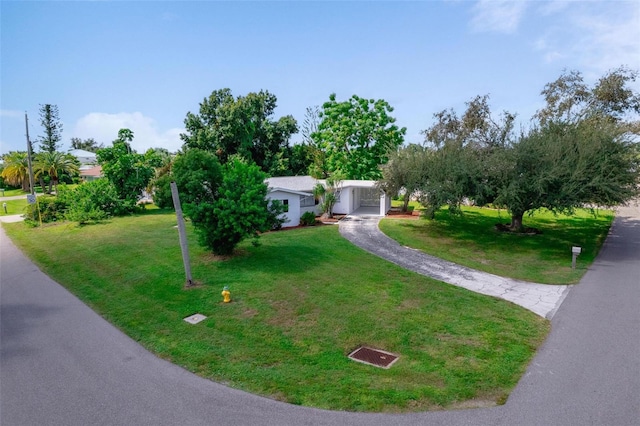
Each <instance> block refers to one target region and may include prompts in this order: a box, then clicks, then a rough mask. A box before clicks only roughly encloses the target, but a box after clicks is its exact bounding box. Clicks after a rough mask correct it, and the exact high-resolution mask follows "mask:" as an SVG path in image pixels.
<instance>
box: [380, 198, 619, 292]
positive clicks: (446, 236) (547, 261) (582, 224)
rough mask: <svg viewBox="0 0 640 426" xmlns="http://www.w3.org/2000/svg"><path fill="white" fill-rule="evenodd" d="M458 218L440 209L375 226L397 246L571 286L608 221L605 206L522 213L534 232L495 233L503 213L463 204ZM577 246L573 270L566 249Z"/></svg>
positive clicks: (488, 269) (604, 233) (595, 248)
mask: <svg viewBox="0 0 640 426" xmlns="http://www.w3.org/2000/svg"><path fill="white" fill-rule="evenodd" d="M462 211H463V214H462V216H455V215H450V214H449V213H448V212H447V211H446V210H445V209H441V210H440V211H438V212H437V214H436V220H428V219H424V218H422V217H420V218H417V217H416V218H415V219H394V218H393V217H388V218H385V219H383V220H382V221H380V230H381V231H382V232H384V233H385V234H386V235H387V236H388V237H390V238H392V239H394V240H395V241H397V242H398V243H399V244H401V245H403V246H407V247H411V248H414V249H418V250H420V251H423V252H424V253H427V254H430V255H432V256H435V257H439V258H441V259H444V260H448V261H450V262H454V263H458V264H460V265H463V266H467V267H469V268H473V269H477V270H479V271H484V272H488V273H492V274H495V275H499V276H503V277H509V278H514V279H519V280H523V281H529V282H536V283H542V284H575V283H577V282H578V281H580V278H582V276H583V275H584V274H585V273H586V271H587V268H588V267H589V265H591V263H593V261H594V259H595V257H596V255H597V254H598V252H599V251H600V247H602V244H603V243H604V240H605V239H606V237H607V234H608V232H609V228H610V227H611V224H612V223H613V218H614V214H613V212H612V211H610V210H598V211H596V215H595V216H594V215H593V214H592V213H591V211H590V210H587V209H579V210H576V213H575V215H573V216H565V215H557V216H554V215H553V214H552V213H550V212H548V211H538V212H536V213H535V214H534V215H533V216H525V220H524V222H525V226H527V227H533V228H537V229H539V230H540V231H542V233H541V234H537V235H518V234H512V233H505V232H499V231H497V230H496V229H495V224H497V223H508V222H509V219H510V218H509V216H508V214H507V213H506V211H504V210H502V211H500V210H494V209H489V208H481V207H462ZM572 246H579V247H581V248H582V253H581V254H580V256H578V259H577V266H576V269H571V256H572V255H571V247H572Z"/></svg>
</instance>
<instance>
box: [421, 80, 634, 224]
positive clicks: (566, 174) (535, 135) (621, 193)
mask: <svg viewBox="0 0 640 426" xmlns="http://www.w3.org/2000/svg"><path fill="white" fill-rule="evenodd" d="M636 75H637V74H636V73H635V72H631V71H629V70H626V69H624V68H620V69H617V70H614V71H612V72H610V73H608V74H606V75H605V76H603V77H602V78H601V79H600V80H599V81H598V82H597V83H596V84H595V85H593V87H589V86H588V85H587V84H585V83H584V81H583V79H582V76H581V74H580V73H579V72H575V71H573V72H569V73H564V74H563V75H561V76H560V77H559V78H558V79H557V80H556V81H554V82H552V83H549V84H547V85H546V86H545V88H544V90H543V91H542V95H543V96H544V98H545V101H546V105H545V106H544V107H543V108H542V109H541V110H540V111H538V113H537V114H536V116H535V117H534V118H535V120H536V121H535V122H534V123H533V125H532V127H531V129H529V130H527V131H523V132H522V133H521V135H519V136H517V137H516V136H514V134H513V131H512V123H513V115H511V114H509V113H504V114H503V115H502V119H501V120H495V121H494V120H493V119H492V115H491V112H490V110H489V107H488V104H487V102H486V98H476V99H475V100H474V101H472V102H470V103H469V104H468V109H467V111H466V112H465V114H464V115H463V116H462V118H461V119H458V118H457V116H456V115H455V113H454V112H447V111H445V112H443V113H440V114H436V119H437V120H436V123H435V124H434V125H433V126H432V127H431V128H430V129H428V130H427V131H425V135H426V138H427V141H429V142H433V143H434V147H435V148H434V149H435V157H436V158H437V160H436V161H434V162H432V163H431V164H432V167H433V168H435V169H436V170H438V168H439V170H440V172H439V173H434V169H430V170H429V173H428V179H426V181H425V183H424V190H423V192H424V194H426V196H425V198H427V201H429V200H428V198H429V197H431V199H432V200H435V201H436V202H435V203H433V204H434V206H436V207H438V203H442V204H447V203H451V202H456V198H457V199H458V200H461V199H462V198H463V197H466V198H469V199H472V200H474V201H475V202H476V203H478V204H484V203H487V202H493V203H494V204H496V205H499V206H504V207H506V208H507V209H508V210H509V212H510V213H511V224H510V228H511V229H512V230H522V229H523V223H522V221H523V216H524V215H525V214H526V213H527V212H529V213H532V212H534V211H535V210H537V209H540V208H546V209H549V210H551V211H553V212H564V213H571V212H572V211H573V209H575V208H577V207H582V206H585V205H599V206H615V205H618V204H620V203H624V202H626V201H628V200H630V199H631V198H633V197H634V196H636V195H637V194H638V188H639V185H640V157H639V156H638V144H637V138H638V136H639V135H640V131H639V128H640V127H639V126H638V113H639V112H640V97H639V96H638V95H637V94H636V93H635V92H634V91H633V90H632V89H631V88H630V83H632V82H633V81H635V78H636ZM451 194H453V195H454V196H453V197H450V198H451V199H447V196H448V195H451Z"/></svg>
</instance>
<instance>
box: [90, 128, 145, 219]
mask: <svg viewBox="0 0 640 426" xmlns="http://www.w3.org/2000/svg"><path fill="white" fill-rule="evenodd" d="M132 140H133V132H132V131H131V130H129V129H120V131H119V132H118V138H117V139H116V140H114V141H113V146H112V147H109V148H103V149H99V150H98V152H97V153H96V155H97V158H98V163H99V164H100V165H101V166H102V173H103V174H104V176H105V177H106V178H107V179H108V180H109V181H110V182H111V183H112V184H113V186H114V187H115V188H116V191H117V193H118V196H119V197H120V199H122V200H124V201H126V202H127V203H128V208H130V209H133V208H134V207H135V205H136V203H137V201H138V200H139V199H140V198H141V197H142V191H143V190H144V189H145V188H146V187H147V185H148V184H149V181H150V180H151V178H152V177H153V176H154V161H155V159H152V158H150V157H149V156H145V155H142V154H138V153H136V152H135V151H134V150H133V149H131V145H130V142H131V141H132Z"/></svg>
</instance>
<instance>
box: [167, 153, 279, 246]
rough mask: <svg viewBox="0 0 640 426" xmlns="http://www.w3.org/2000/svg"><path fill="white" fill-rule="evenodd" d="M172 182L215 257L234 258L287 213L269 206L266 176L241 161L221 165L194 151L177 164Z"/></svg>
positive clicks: (213, 157) (240, 159)
mask: <svg viewBox="0 0 640 426" xmlns="http://www.w3.org/2000/svg"><path fill="white" fill-rule="evenodd" d="M172 177H173V179H174V180H175V182H176V185H177V187H178V189H179V191H180V199H181V202H182V203H183V205H184V211H185V214H186V216H187V217H189V218H190V219H191V221H192V222H193V225H194V227H195V230H196V233H197V234H198V239H199V242H200V244H201V245H203V246H205V247H207V248H209V249H210V250H211V251H213V252H214V253H215V254H219V255H229V254H231V253H232V252H233V250H234V248H235V247H236V246H237V244H238V243H240V242H241V241H242V240H244V239H245V238H248V237H252V238H254V241H256V240H257V239H258V236H259V233H260V232H264V231H267V230H269V229H271V228H272V227H273V226H274V225H276V224H277V219H276V218H277V215H278V214H279V213H281V209H278V208H275V209H272V208H270V206H269V202H268V200H267V198H266V196H267V190H268V189H267V185H266V184H265V183H264V180H265V178H266V174H265V173H264V172H262V171H261V170H260V169H259V168H258V167H257V166H256V165H255V164H250V163H248V162H247V161H246V160H245V159H243V158H241V157H239V156H235V157H232V158H230V159H229V161H227V163H225V164H224V165H221V164H220V162H219V160H218V157H217V156H216V155H215V154H212V153H210V152H207V151H203V150H200V149H190V150H188V151H187V152H186V153H185V154H183V155H181V156H178V157H177V158H176V160H175V162H174V165H173V168H172Z"/></svg>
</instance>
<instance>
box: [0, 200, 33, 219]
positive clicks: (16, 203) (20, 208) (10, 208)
mask: <svg viewBox="0 0 640 426" xmlns="http://www.w3.org/2000/svg"><path fill="white" fill-rule="evenodd" d="M5 203H6V204H7V212H6V213H5V212H4V204H5ZM27 205H28V204H27V196H26V195H25V196H24V199H19V200H7V201H0V216H10V215H14V214H24V213H25V209H26V208H27Z"/></svg>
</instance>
